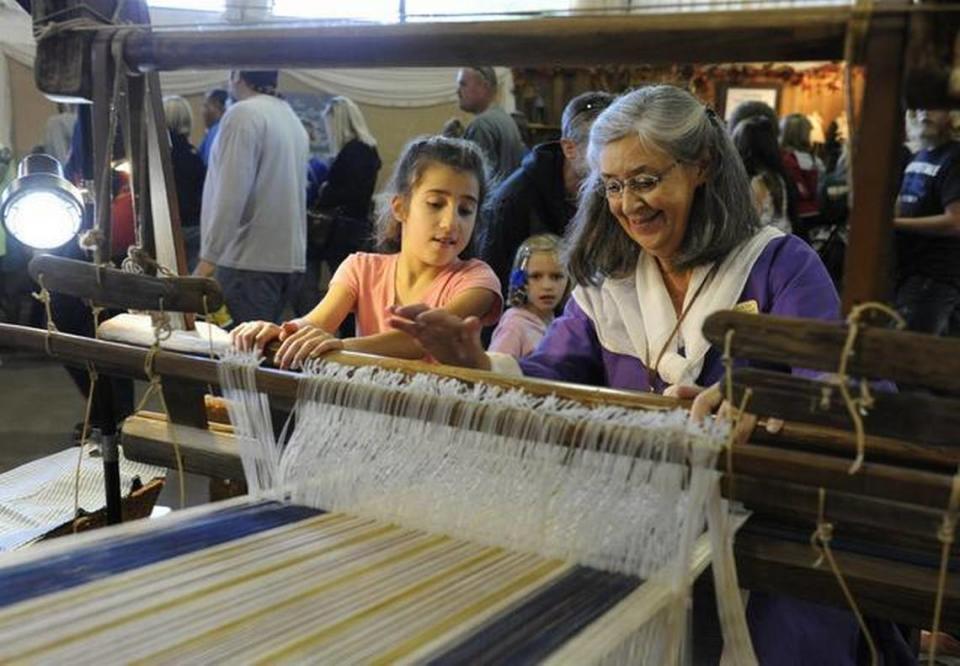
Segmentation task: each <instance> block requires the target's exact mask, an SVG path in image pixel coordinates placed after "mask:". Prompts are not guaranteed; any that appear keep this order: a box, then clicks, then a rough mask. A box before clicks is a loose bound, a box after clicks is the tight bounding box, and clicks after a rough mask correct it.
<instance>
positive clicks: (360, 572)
mask: <svg viewBox="0 0 960 666" xmlns="http://www.w3.org/2000/svg"><path fill="white" fill-rule="evenodd" d="M390 527H392V528H393V529H399V528H396V526H390ZM450 541H451V539H450V538H449V537H444V536H433V537H430V538H428V539H426V540H425V541H424V542H422V543H419V544H416V545H414V546H411V547H408V548H405V549H404V550H401V551H400V552H398V553H395V554H393V555H391V556H390V557H388V558H386V559H381V560H378V561H376V562H373V563H371V564H367V565H364V566H361V567H359V568H356V569H353V570H350V571H347V572H345V574H344V575H341V576H339V577H336V578H334V579H333V580H328V581H326V582H324V583H322V584H320V585H315V586H313V587H310V588H307V589H306V590H304V591H303V592H301V593H300V594H297V595H295V596H292V597H288V598H286V599H284V600H283V601H282V602H280V603H276V604H273V605H272V606H267V607H264V608H260V609H257V611H256V612H254V613H248V614H246V615H243V616H241V617H238V618H236V619H234V620H232V621H231V622H228V623H225V624H222V625H220V626H218V627H217V628H216V629H213V630H211V631H207V632H204V633H203V634H200V635H198V636H194V637H193V638H190V639H189V640H185V641H181V642H179V643H176V644H174V645H171V646H169V647H168V648H166V649H164V650H163V651H162V652H157V653H154V654H152V655H149V656H147V657H144V658H143V659H142V660H138V661H136V662H134V663H136V664H149V663H151V662H152V661H154V660H162V659H163V655H165V654H168V653H170V652H174V651H181V650H183V649H188V648H190V647H193V646H198V645H202V644H203V643H204V642H208V641H215V640H216V639H217V638H223V637H224V635H226V634H229V633H230V632H232V631H234V630H236V629H237V628H238V627H240V626H241V625H243V624H245V623H250V622H255V621H256V620H257V619H259V618H261V617H263V616H264V615H267V614H269V613H275V612H277V611H280V610H282V609H283V608H285V607H287V606H292V605H295V604H297V603H300V602H301V601H303V600H305V599H309V598H310V597H312V596H316V595H318V594H323V593H325V592H330V591H331V590H333V589H336V588H338V587H343V586H344V585H346V584H348V583H352V582H354V581H356V580H357V579H359V578H362V577H363V576H365V575H367V574H369V573H371V572H374V571H377V570H379V569H383V568H384V567H387V566H390V565H393V564H397V563H399V562H402V561H403V560H406V559H410V558H411V557H415V556H417V555H419V554H421V553H424V552H426V551H428V550H430V549H432V548H436V547H437V546H439V545H441V544H444V543H449V542H450Z"/></svg>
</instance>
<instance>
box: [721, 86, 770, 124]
mask: <svg viewBox="0 0 960 666" xmlns="http://www.w3.org/2000/svg"><path fill="white" fill-rule="evenodd" d="M718 93H719V94H718V95H717V96H718V97H719V98H720V99H719V102H720V104H719V106H720V107H721V108H720V109H719V110H720V113H721V114H722V115H723V119H724V120H726V121H727V122H729V121H730V115H731V114H732V113H733V110H734V109H736V108H737V107H738V106H739V105H740V104H741V103H743V102H763V103H764V104H766V105H767V106H769V107H770V108H771V109H773V110H774V111H776V112H777V114H778V115H779V113H780V108H779V104H780V86H779V85H778V84H762V85H736V86H724V87H721V88H720V89H719V90H718Z"/></svg>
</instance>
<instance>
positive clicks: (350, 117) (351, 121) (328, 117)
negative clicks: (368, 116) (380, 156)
mask: <svg viewBox="0 0 960 666" xmlns="http://www.w3.org/2000/svg"><path fill="white" fill-rule="evenodd" d="M323 120H324V122H325V123H326V125H327V138H328V139H329V140H330V147H331V148H332V149H333V152H334V153H335V154H336V153H339V152H340V151H341V150H342V149H343V147H344V146H345V145H347V144H348V143H350V142H351V141H352V140H354V139H356V140H357V141H359V142H360V143H365V144H367V145H368V146H370V147H371V148H376V147H377V140H376V139H374V138H373V134H371V133H370V130H369V128H368V127H367V121H366V120H364V119H363V113H361V112H360V107H358V106H357V105H356V104H354V102H353V100H351V99H348V98H346V97H334V98H333V99H331V100H330V103H329V104H327V108H326V109H324V111H323Z"/></svg>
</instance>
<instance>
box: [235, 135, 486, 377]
mask: <svg viewBox="0 0 960 666" xmlns="http://www.w3.org/2000/svg"><path fill="white" fill-rule="evenodd" d="M484 174H485V169H484V160H483V156H482V154H481V153H480V151H479V149H478V148H477V147H476V146H474V144H472V143H470V142H468V141H463V140H460V139H449V138H445V137H440V136H432V137H425V138H419V139H415V140H413V141H412V142H411V143H409V144H408V145H407V147H406V148H405V149H404V152H403V154H402V155H401V157H400V159H399V160H398V162H397V166H396V169H395V170H394V173H393V176H392V178H391V180H390V184H389V185H388V189H387V194H386V196H385V197H384V202H385V206H384V209H383V210H382V211H381V214H380V217H379V219H378V222H377V240H378V244H379V246H380V248H381V249H382V250H384V251H385V252H386V254H374V253H366V252H357V253H355V254H351V255H350V256H348V257H347V259H346V260H345V261H344V262H343V263H342V264H341V265H340V267H339V268H338V269H337V271H336V273H334V276H333V278H332V279H331V280H330V288H329V290H328V291H327V294H326V296H324V297H323V300H321V301H320V303H319V304H318V305H317V306H316V307H315V308H313V310H311V311H310V312H309V313H308V314H307V315H306V316H304V317H301V318H299V319H294V320H292V321H288V322H284V323H283V324H282V325H280V326H278V325H276V324H273V323H270V322H264V321H256V322H248V323H245V324H242V325H241V326H239V327H238V328H237V329H235V330H234V331H233V332H232V334H231V335H232V338H233V341H234V345H235V346H236V347H238V348H240V349H245V350H249V349H253V348H254V347H256V348H260V349H262V348H263V347H264V346H265V345H266V344H267V343H269V342H270V341H272V340H274V339H279V340H280V341H281V345H280V348H279V350H278V351H277V353H276V356H275V359H274V361H275V363H276V364H277V365H278V366H279V367H281V368H289V367H297V366H299V365H301V364H302V363H303V362H304V361H305V360H306V359H308V358H311V357H315V356H320V355H322V354H324V353H326V352H329V351H332V350H335V349H344V350H348V351H357V352H365V353H369V354H380V355H383V356H394V357H399V358H411V359H416V358H422V357H423V356H424V352H423V348H422V347H420V345H419V344H418V343H417V342H415V341H414V340H413V339H412V338H411V337H410V336H409V335H407V334H406V333H403V332H400V331H397V330H394V329H392V328H390V327H389V326H388V325H387V318H388V317H389V316H390V315H389V312H388V308H392V307H402V306H405V305H410V304H415V303H423V304H426V305H429V306H430V307H433V308H440V309H442V310H445V311H447V312H449V313H452V314H456V315H457V316H460V317H476V318H478V319H479V320H480V321H481V322H482V323H483V324H484V325H492V324H494V323H496V321H497V319H498V318H499V316H500V311H501V308H502V297H501V296H500V282H499V280H498V279H497V276H496V275H495V274H494V273H493V271H492V270H491V269H490V267H489V266H487V265H486V264H485V263H483V262H482V261H479V260H476V259H467V260H464V259H461V258H460V255H461V254H462V253H463V252H464V250H465V249H466V248H467V246H468V245H469V244H470V240H471V238H472V236H473V230H474V226H475V225H476V220H477V212H478V210H479V209H480V206H481V204H482V203H483V198H484V195H485V194H486V180H485V176H484ZM351 312H352V313H355V314H356V317H357V337H354V338H347V339H344V340H339V339H337V338H335V337H334V336H333V333H334V331H336V330H337V327H339V326H340V324H341V322H342V321H343V320H344V319H345V318H346V316H347V315H348V314H350V313H351Z"/></svg>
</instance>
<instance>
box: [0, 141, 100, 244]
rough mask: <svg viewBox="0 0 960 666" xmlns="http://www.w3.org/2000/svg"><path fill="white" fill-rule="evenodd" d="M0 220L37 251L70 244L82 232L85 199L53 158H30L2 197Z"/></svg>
mask: <svg viewBox="0 0 960 666" xmlns="http://www.w3.org/2000/svg"><path fill="white" fill-rule="evenodd" d="M0 220H2V221H3V224H4V226H5V227H6V228H7V231H9V232H10V234H11V235H12V236H13V237H14V238H16V239H17V240H18V241H20V242H21V243H23V244H24V245H27V246H29V247H32V248H35V249H38V250H51V249H53V248H57V247H60V246H61V245H63V244H65V243H67V242H68V241H69V240H70V239H71V238H73V237H74V236H76V234H77V232H78V231H80V224H81V222H82V220H83V197H82V195H81V194H80V190H78V189H77V188H76V187H74V186H73V184H72V183H70V182H69V181H68V180H66V179H65V178H64V177H63V169H62V167H61V166H60V162H58V161H57V160H56V159H55V158H53V157H51V156H50V155H42V154H36V155H27V156H26V157H25V158H23V160H22V161H21V162H20V166H19V169H18V170H17V178H15V179H14V180H13V181H11V183H10V184H9V185H8V186H7V187H6V189H4V191H3V193H2V194H0Z"/></svg>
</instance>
